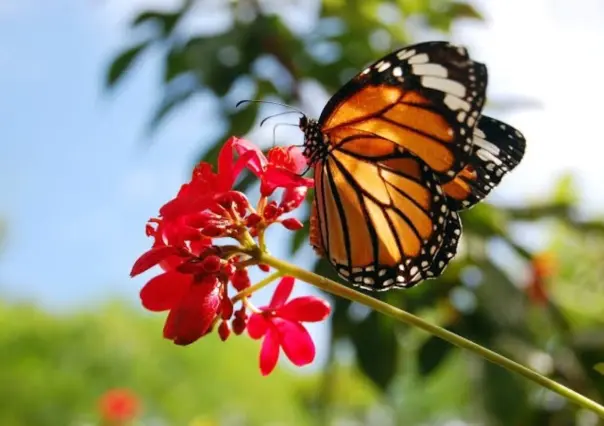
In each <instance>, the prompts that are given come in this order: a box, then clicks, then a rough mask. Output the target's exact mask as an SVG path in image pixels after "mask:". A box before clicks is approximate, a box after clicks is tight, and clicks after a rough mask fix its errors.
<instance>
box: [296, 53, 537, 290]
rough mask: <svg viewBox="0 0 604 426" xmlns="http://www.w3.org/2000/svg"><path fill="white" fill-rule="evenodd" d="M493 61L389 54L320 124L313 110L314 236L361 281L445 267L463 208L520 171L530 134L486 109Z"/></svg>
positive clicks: (413, 276) (408, 277) (308, 125)
mask: <svg viewBox="0 0 604 426" xmlns="http://www.w3.org/2000/svg"><path fill="white" fill-rule="evenodd" d="M486 87H487V69H486V66H485V65H483V64H481V63H479V62H475V61H473V60H471V59H470V58H469V56H468V52H467V50H466V49H465V48H463V47H460V46H455V45H452V44H449V43H447V42H426V43H420V44H416V45H412V46H408V47H405V48H403V49H400V50H397V51H395V52H392V53H390V54H389V55H386V56H385V57H383V58H382V59H380V60H378V61H377V62H375V63H373V64H372V65H370V66H369V67H367V68H365V69H364V70H363V71H361V72H360V73H359V74H358V75H356V76H355V77H354V78H352V80H350V81H349V82H348V83H346V84H345V85H344V86H343V87H342V88H341V89H340V90H339V91H337V92H336V94H335V95H334V96H333V97H332V98H331V99H330V100H329V101H328V103H327V105H326V106H325V108H324V109H323V112H322V113H321V115H320V118H319V119H318V120H314V119H309V118H307V116H306V115H303V116H302V117H301V119H300V121H299V127H300V129H301V130H302V131H303V133H304V155H305V156H306V157H307V159H308V162H309V165H310V166H311V167H312V168H313V169H314V178H315V198H314V200H313V204H312V210H311V220H310V227H311V229H310V241H311V244H312V245H313V247H314V248H315V250H316V251H317V252H318V253H320V254H321V255H323V256H325V257H326V258H327V260H328V261H329V262H330V263H331V264H332V266H333V267H334V268H335V269H336V271H337V273H338V274H339V275H340V276H341V277H343V278H344V279H345V280H347V281H348V282H350V283H351V285H353V286H356V287H361V288H364V289H367V290H375V291H382V290H387V289H390V288H408V287H412V286H414V285H415V284H417V283H418V282H420V281H422V280H425V279H428V278H434V277H437V276H439V275H441V274H442V272H443V270H444V269H445V268H446V266H447V264H448V263H449V262H450V260H451V259H452V258H453V257H454V256H455V254H456V251H457V246H458V243H459V239H460V236H461V232H462V225H461V222H460V218H459V215H458V212H459V211H460V210H464V209H467V208H469V207H471V206H473V205H475V204H476V203H478V202H479V201H481V200H483V199H484V198H485V197H486V196H487V195H488V194H489V193H490V192H491V190H492V189H493V188H494V187H496V186H497V185H498V184H499V182H500V181H501V179H502V177H503V176H504V175H505V174H506V173H508V172H509V171H511V170H512V169H514V168H515V167H516V166H517V165H518V164H519V162H520V161H521V159H522V157H523V155H524V151H525V144H526V142H525V139H524V137H523V135H522V134H521V133H520V132H519V131H518V130H516V129H514V128H512V127H511V126H509V125H507V124H505V123H502V122H500V121H498V120H496V119H494V118H491V117H487V116H484V115H482V109H483V106H484V103H485V92H486Z"/></svg>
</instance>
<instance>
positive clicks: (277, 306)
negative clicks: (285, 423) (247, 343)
mask: <svg viewBox="0 0 604 426" xmlns="http://www.w3.org/2000/svg"><path fill="white" fill-rule="evenodd" d="M293 287H294V278H293V277H284V278H283V279H282V280H281V282H280V283H279V285H278V286H277V288H276V290H275V293H274V294H273V297H272V299H271V302H270V304H269V305H268V306H265V307H262V308H260V309H261V311H262V312H260V313H254V314H252V316H251V317H250V319H249V321H248V324H247V329H248V334H249V335H250V337H251V338H253V339H260V338H262V337H264V340H263V342H262V349H261V350H260V371H261V372H262V374H263V375H264V376H266V375H268V374H270V373H271V372H272V371H273V369H274V368H275V366H276V365H277V361H278V359H279V351H280V348H281V349H283V352H285V355H286V356H287V357H288V358H289V360H290V361H291V362H292V363H293V364H294V365H297V366H303V365H306V364H310V363H311V362H312V361H313V360H314V358H315V345H314V343H313V341H312V339H311V337H310V334H309V333H308V331H307V330H306V329H305V328H304V326H303V325H302V322H317V321H322V320H324V319H325V318H327V316H328V315H329V312H330V310H331V308H330V306H329V304H328V303H327V302H326V301H324V300H322V299H319V298H318V297H314V296H303V297H297V298H295V299H292V300H290V301H289V302H286V301H287V298H288V297H289V296H290V294H291V292H292V289H293Z"/></svg>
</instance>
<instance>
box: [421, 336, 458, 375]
mask: <svg viewBox="0 0 604 426" xmlns="http://www.w3.org/2000/svg"><path fill="white" fill-rule="evenodd" d="M452 349H453V346H451V344H450V343H447V342H445V341H444V340H443V339H439V338H438V337H435V336H430V337H429V338H428V340H426V341H425V342H424V344H423V345H422V346H421V348H420V349H419V352H418V358H419V359H418V368H419V373H420V374H421V375H422V376H428V375H430V374H431V373H432V372H434V370H436V368H437V367H438V366H439V365H440V364H441V363H442V362H443V361H444V360H445V359H446V358H447V355H449V354H450V353H451V350H452Z"/></svg>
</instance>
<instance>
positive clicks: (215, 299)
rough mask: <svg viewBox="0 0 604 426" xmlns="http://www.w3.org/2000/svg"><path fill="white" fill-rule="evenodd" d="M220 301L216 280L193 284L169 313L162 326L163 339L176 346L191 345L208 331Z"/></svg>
mask: <svg viewBox="0 0 604 426" xmlns="http://www.w3.org/2000/svg"><path fill="white" fill-rule="evenodd" d="M220 301H221V298H220V286H219V282H218V280H216V281H214V282H213V283H195V284H193V285H192V286H191V287H190V288H189V291H188V292H187V293H186V294H185V295H184V296H183V297H182V299H181V300H180V303H179V304H178V305H177V306H176V307H174V308H172V310H171V311H170V314H169V315H168V318H167V320H166V325H165V326H164V337H165V338H166V339H170V340H173V341H174V343H176V344H177V345H188V344H190V343H193V342H194V341H196V340H197V339H199V338H200V337H201V336H203V335H204V334H206V333H207V331H208V330H209V328H210V326H211V325H212V321H213V320H214V318H216V314H217V312H218V308H219V307H220Z"/></svg>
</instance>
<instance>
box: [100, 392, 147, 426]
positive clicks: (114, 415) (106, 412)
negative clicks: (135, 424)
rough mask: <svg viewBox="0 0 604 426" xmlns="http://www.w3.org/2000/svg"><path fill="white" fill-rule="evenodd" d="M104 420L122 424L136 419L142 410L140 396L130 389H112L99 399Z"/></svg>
mask: <svg viewBox="0 0 604 426" xmlns="http://www.w3.org/2000/svg"><path fill="white" fill-rule="evenodd" d="M99 411H100V413H101V417H102V418H103V420H105V421H107V422H110V423H112V424H121V423H123V422H127V421H130V420H132V419H134V418H135V417H136V416H137V415H138V413H139V411H140V402H139V400H138V397H137V396H136V395H135V394H134V393H132V392H131V391H129V390H128V389H111V390H109V391H107V392H106V393H104V394H103V395H102V396H101V398H100V399H99Z"/></svg>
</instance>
